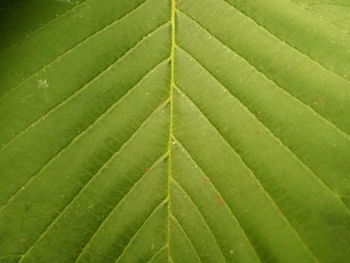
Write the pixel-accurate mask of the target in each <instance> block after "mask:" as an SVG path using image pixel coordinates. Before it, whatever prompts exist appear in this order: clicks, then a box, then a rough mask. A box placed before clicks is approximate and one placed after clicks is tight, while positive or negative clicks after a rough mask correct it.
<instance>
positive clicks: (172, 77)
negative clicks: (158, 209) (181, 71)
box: [167, 0, 176, 261]
mask: <svg viewBox="0 0 350 263" xmlns="http://www.w3.org/2000/svg"><path fill="white" fill-rule="evenodd" d="M175 23H176V0H171V47H170V49H171V51H170V74H171V75H170V85H169V103H170V114H169V142H168V157H169V158H168V161H169V162H168V189H167V192H168V194H167V195H168V196H167V200H168V222H167V224H168V233H167V243H168V258H169V261H171V256H170V244H169V240H170V217H171V210H170V206H171V198H170V180H171V177H172V161H173V160H172V145H173V125H174V124H173V122H174V120H173V118H174V117H173V111H174V86H175V46H176V39H175V36H176V32H175V29H176V28H175Z"/></svg>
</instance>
